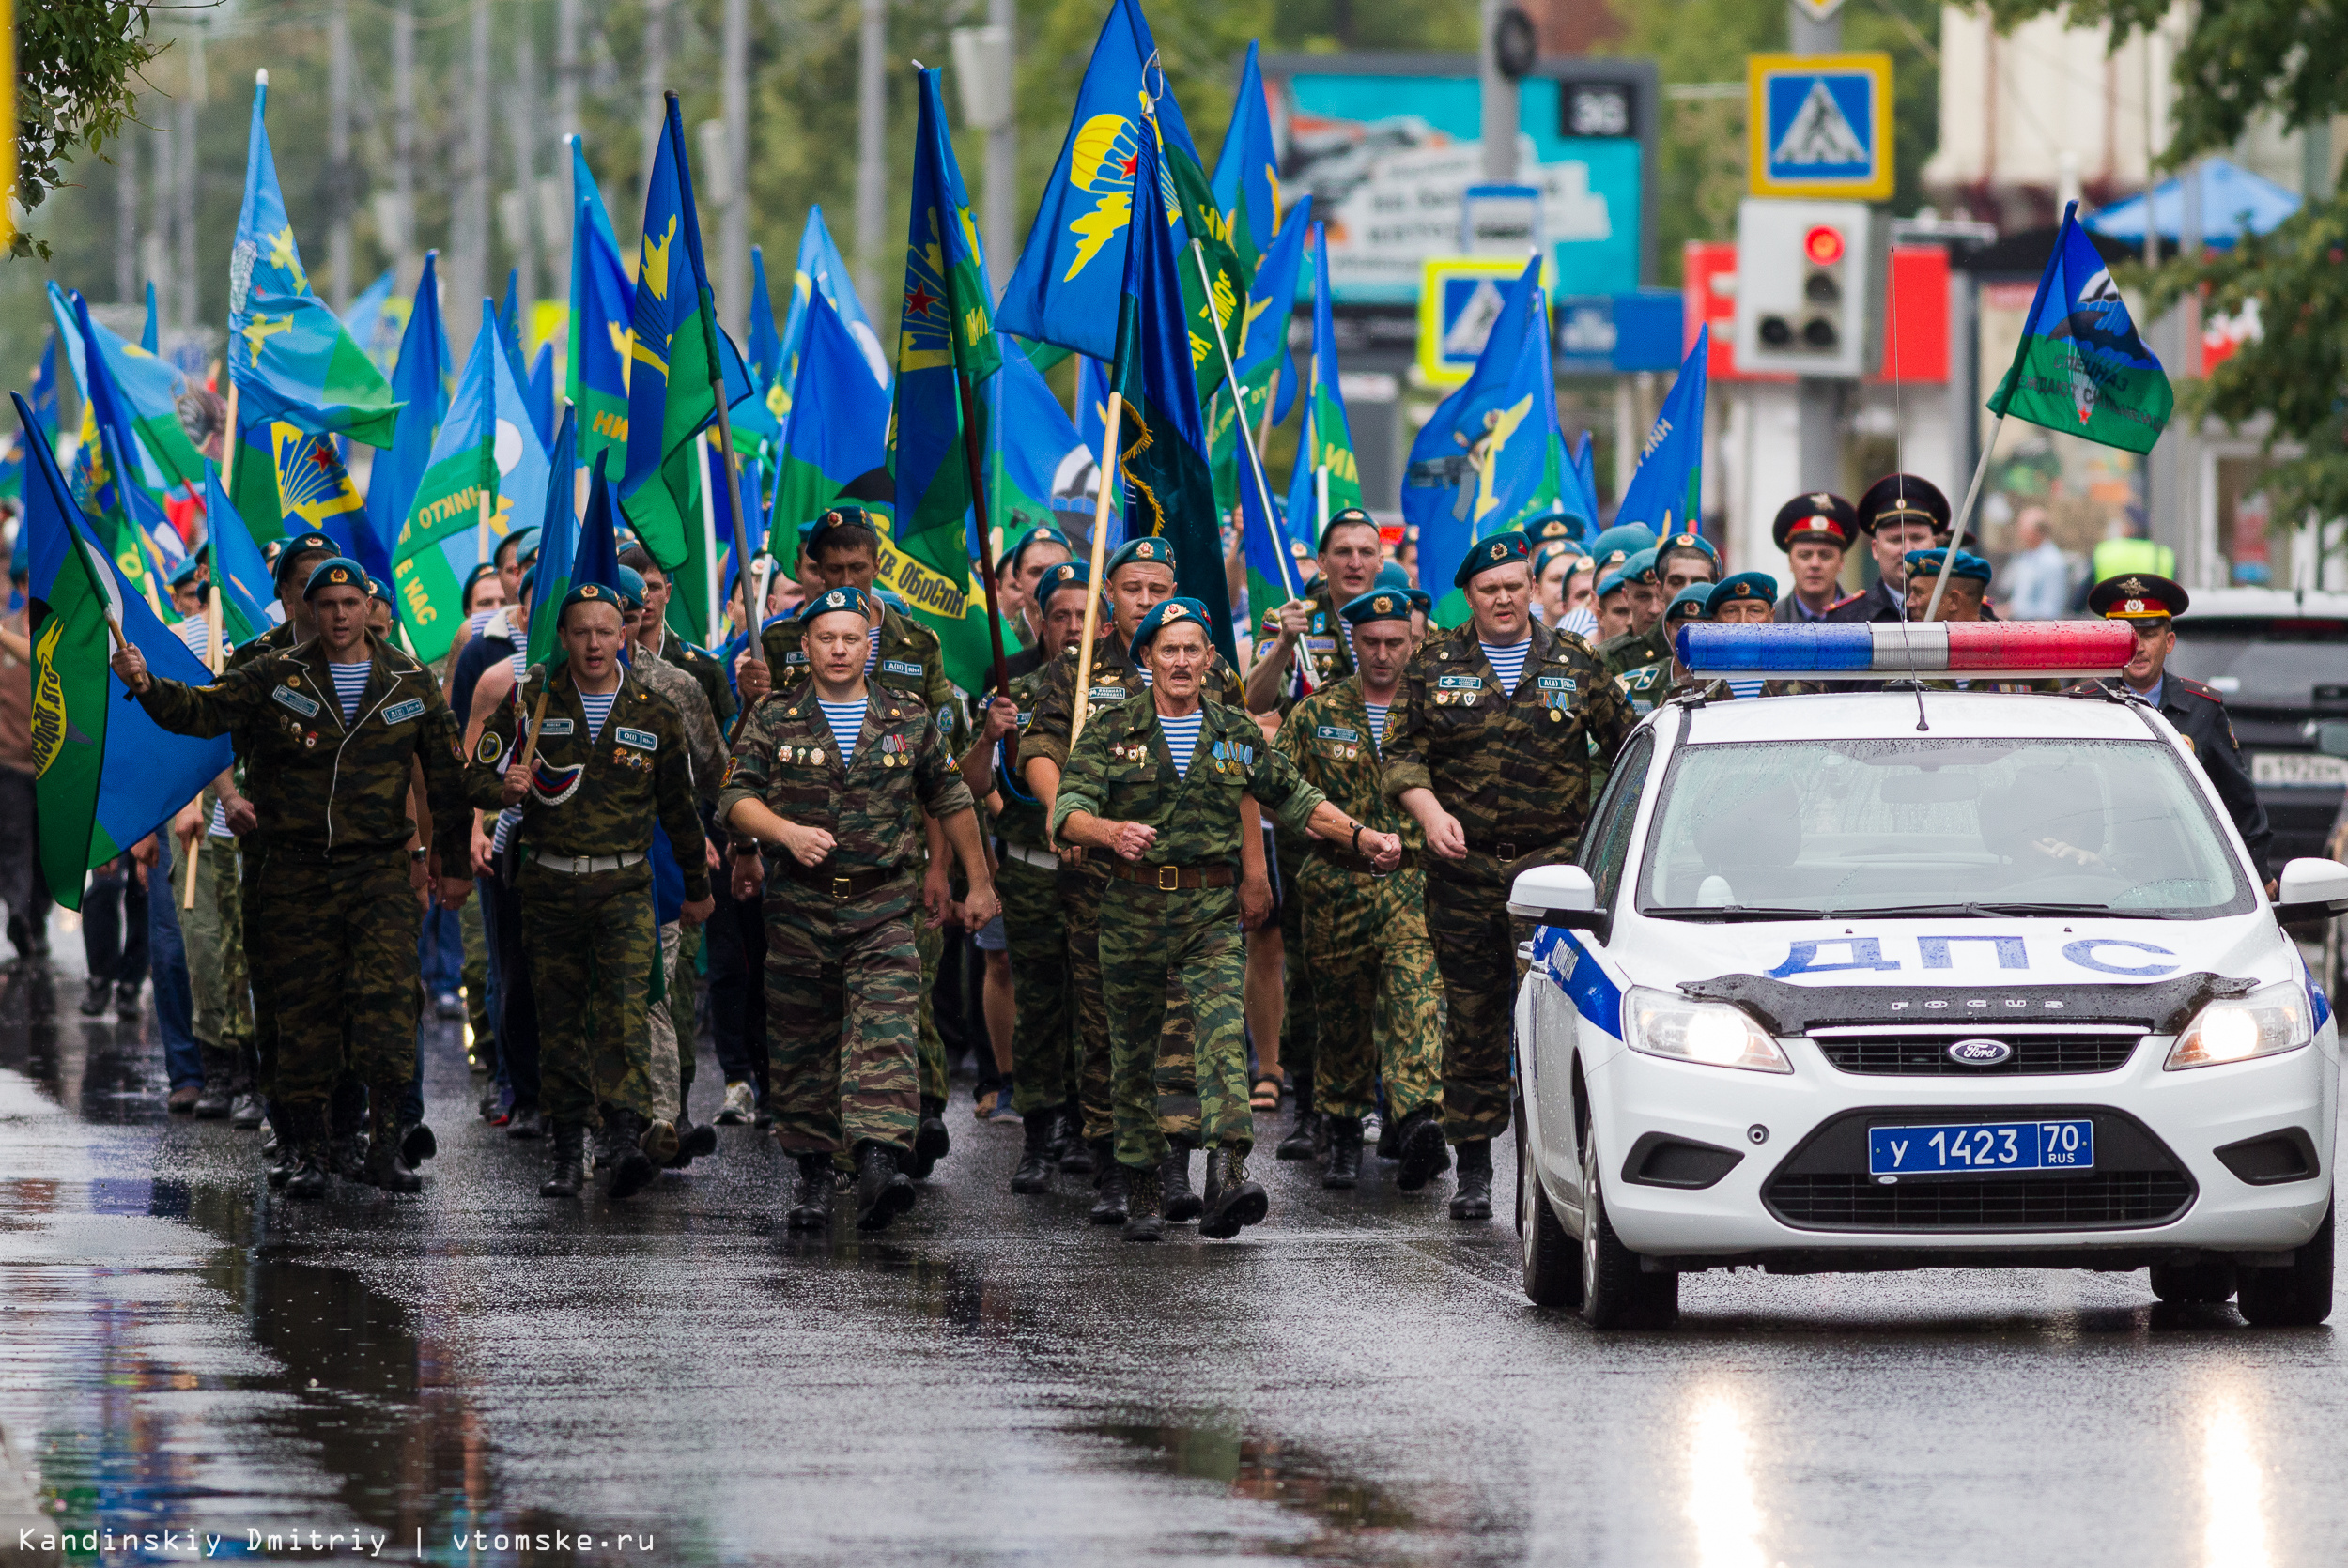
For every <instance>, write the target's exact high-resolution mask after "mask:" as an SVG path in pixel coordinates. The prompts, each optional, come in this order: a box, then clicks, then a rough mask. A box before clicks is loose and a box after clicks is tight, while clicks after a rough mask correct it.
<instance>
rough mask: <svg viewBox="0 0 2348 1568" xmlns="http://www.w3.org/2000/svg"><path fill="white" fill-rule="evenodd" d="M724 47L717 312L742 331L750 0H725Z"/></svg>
mask: <svg viewBox="0 0 2348 1568" xmlns="http://www.w3.org/2000/svg"><path fill="white" fill-rule="evenodd" d="M724 47H725V62H724V70H723V77H722V80H723V86H724V104H725V116H726V198H727V199H726V210H725V218H724V220H723V222H722V223H719V225H718V250H719V252H720V253H722V254H720V255H719V256H718V315H719V317H720V318H721V319H722V320H723V321H724V322H725V324H726V326H727V328H728V329H729V330H730V331H734V332H736V333H741V332H744V331H748V330H749V300H750V194H749V192H750V64H749V61H750V0H726V30H725V45H724Z"/></svg>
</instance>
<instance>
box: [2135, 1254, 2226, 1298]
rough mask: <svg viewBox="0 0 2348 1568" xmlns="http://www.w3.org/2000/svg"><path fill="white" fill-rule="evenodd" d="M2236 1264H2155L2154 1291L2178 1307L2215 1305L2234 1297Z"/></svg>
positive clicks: (2217, 1262)
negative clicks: (2234, 1265)
mask: <svg viewBox="0 0 2348 1568" xmlns="http://www.w3.org/2000/svg"><path fill="white" fill-rule="evenodd" d="M2233 1292H2234V1267H2233V1265H2232V1264H2231V1263H2227V1262H2224V1261H2222V1260H2219V1261H2216V1262H2210V1263H2155V1264H2154V1265H2153V1294H2154V1295H2155V1296H2157V1297H2159V1298H2160V1299H2162V1300H2164V1301H2169V1302H2173V1303H2174V1304H2176V1305H2178V1306H2214V1305H2216V1304H2217V1303H2218V1302H2220V1301H2231V1300H2232V1299H2233Z"/></svg>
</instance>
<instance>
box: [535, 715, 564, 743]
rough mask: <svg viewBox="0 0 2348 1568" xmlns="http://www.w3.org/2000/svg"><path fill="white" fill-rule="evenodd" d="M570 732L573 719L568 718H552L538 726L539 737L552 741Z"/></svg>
mask: <svg viewBox="0 0 2348 1568" xmlns="http://www.w3.org/2000/svg"><path fill="white" fill-rule="evenodd" d="M570 732H571V721H570V720H569V719H567V718H550V719H548V720H547V721H546V722H545V723H544V724H541V725H540V726H538V738H539V739H540V740H542V741H550V740H553V739H555V738H556V737H557V736H562V735H568V734H569V733H570Z"/></svg>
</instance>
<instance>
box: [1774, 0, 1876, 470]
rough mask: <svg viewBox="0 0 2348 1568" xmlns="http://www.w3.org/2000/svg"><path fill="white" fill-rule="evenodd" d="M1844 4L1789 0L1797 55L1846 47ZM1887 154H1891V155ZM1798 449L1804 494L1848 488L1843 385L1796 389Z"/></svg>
mask: <svg viewBox="0 0 2348 1568" xmlns="http://www.w3.org/2000/svg"><path fill="white" fill-rule="evenodd" d="M1842 9H1843V0H1825V3H1824V4H1817V3H1815V0H1788V4H1787V5H1786V7H1785V32H1786V41H1787V43H1788V44H1789V45H1790V46H1791V53H1793V54H1834V53H1835V52H1837V51H1838V50H1840V49H1841V48H1842V47H1843V17H1842ZM1887 156H1888V154H1887ZM1794 408H1795V420H1796V425H1797V436H1796V441H1797V450H1798V452H1799V453H1800V464H1801V469H1800V471H1801V486H1802V488H1803V489H1805V490H1833V491H1839V490H1841V489H1842V487H1843V383H1841V382H1840V381H1834V380H1830V379H1828V378H1827V377H1822V376H1804V377H1800V378H1799V379H1798V380H1797V381H1796V382H1795V385H1794Z"/></svg>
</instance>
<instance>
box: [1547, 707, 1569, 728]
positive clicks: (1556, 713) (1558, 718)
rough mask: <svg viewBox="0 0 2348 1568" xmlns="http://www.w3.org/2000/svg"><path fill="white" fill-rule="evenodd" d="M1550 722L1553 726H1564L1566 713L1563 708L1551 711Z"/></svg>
mask: <svg viewBox="0 0 2348 1568" xmlns="http://www.w3.org/2000/svg"><path fill="white" fill-rule="evenodd" d="M1549 722H1550V723H1552V724H1563V723H1565V722H1566V711H1565V710H1564V709H1563V708H1552V709H1550V710H1549Z"/></svg>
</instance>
